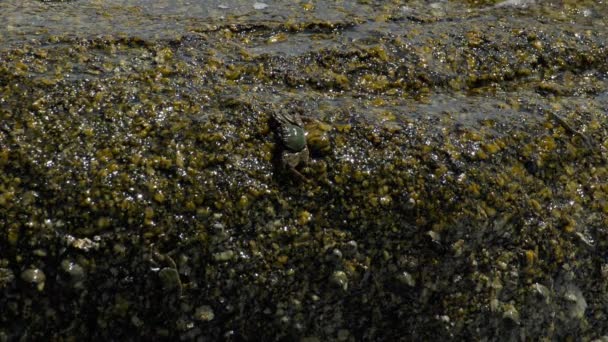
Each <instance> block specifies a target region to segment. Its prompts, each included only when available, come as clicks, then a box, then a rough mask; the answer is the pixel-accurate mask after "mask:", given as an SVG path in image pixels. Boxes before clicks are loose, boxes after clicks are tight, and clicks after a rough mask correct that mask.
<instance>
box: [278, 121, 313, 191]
mask: <svg viewBox="0 0 608 342" xmlns="http://www.w3.org/2000/svg"><path fill="white" fill-rule="evenodd" d="M272 118H273V119H274V121H275V124H276V134H277V136H278V139H279V141H280V143H281V151H280V164H281V166H282V167H283V168H284V169H286V170H289V172H291V173H292V174H293V175H295V176H296V177H298V178H299V179H300V180H302V181H305V182H308V178H306V177H305V176H304V175H303V174H302V173H301V172H300V171H298V169H297V167H298V166H300V165H307V164H308V162H309V160H310V156H309V152H308V146H307V145H306V131H304V127H303V126H304V124H303V122H302V118H301V117H300V114H298V113H297V112H287V111H286V110H278V111H276V112H275V113H274V114H273V115H272Z"/></svg>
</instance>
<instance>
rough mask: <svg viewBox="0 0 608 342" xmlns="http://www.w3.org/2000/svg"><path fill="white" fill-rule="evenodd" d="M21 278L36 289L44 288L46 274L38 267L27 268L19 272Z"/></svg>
mask: <svg viewBox="0 0 608 342" xmlns="http://www.w3.org/2000/svg"><path fill="white" fill-rule="evenodd" d="M21 279H22V280H23V281H24V282H26V283H30V284H32V285H34V286H35V287H36V289H38V291H42V290H44V285H45V281H46V276H45V275H44V272H43V271H42V270H41V269H39V268H28V269H27V270H25V271H23V272H21Z"/></svg>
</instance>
